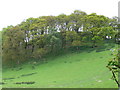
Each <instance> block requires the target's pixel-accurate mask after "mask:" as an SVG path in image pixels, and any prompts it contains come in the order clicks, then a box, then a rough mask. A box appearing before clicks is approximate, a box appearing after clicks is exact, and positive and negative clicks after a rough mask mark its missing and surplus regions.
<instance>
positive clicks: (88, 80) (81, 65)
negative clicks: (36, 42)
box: [3, 50, 117, 88]
mask: <svg viewBox="0 0 120 90" xmlns="http://www.w3.org/2000/svg"><path fill="white" fill-rule="evenodd" d="M110 54H111V52H110V51H109V50H106V51H101V52H96V51H95V50H94V51H91V52H89V53H88V52H87V51H84V52H80V53H75V52H74V53H69V54H65V55H61V56H57V57H49V58H47V59H48V61H47V62H48V63H43V64H38V65H36V67H35V69H32V65H31V64H28V63H26V64H24V65H23V66H22V68H23V69H22V70H19V71H16V70H11V69H6V70H3V78H13V77H14V78H15V79H11V80H3V82H5V83H6V84H4V85H3V87H10V88H14V87H30V88H117V84H116V83H115V82H114V81H113V80H112V79H111V77H112V76H111V75H112V74H111V72H110V71H109V70H108V68H106V65H107V63H108V60H109V59H111V58H112V56H111V55H110ZM33 72H36V74H33V75H30V76H24V77H21V75H22V74H29V73H33ZM18 77H19V78H18ZM28 81H34V82H35V84H29V85H26V84H20V85H18V84H14V83H16V82H28Z"/></svg>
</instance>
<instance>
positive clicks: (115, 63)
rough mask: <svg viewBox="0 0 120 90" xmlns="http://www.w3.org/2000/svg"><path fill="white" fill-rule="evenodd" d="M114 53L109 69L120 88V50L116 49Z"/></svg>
mask: <svg viewBox="0 0 120 90" xmlns="http://www.w3.org/2000/svg"><path fill="white" fill-rule="evenodd" d="M112 53H113V55H114V57H113V58H112V59H111V60H109V62H108V65H107V67H108V68H109V70H110V71H111V72H112V78H113V80H115V82H116V84H117V85H118V87H120V82H119V78H120V76H119V75H118V73H119V72H120V62H119V61H120V49H118V50H117V49H116V50H115V49H114V51H113V52H112ZM117 76H118V77H117Z"/></svg>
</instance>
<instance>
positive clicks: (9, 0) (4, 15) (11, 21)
mask: <svg viewBox="0 0 120 90" xmlns="http://www.w3.org/2000/svg"><path fill="white" fill-rule="evenodd" d="M119 1H120V0H0V30H2V28H4V27H7V26H9V25H13V26H14V25H17V24H20V23H21V22H22V21H24V20H25V19H27V18H30V17H35V18H36V17H39V16H48V15H55V16H56V15H59V14H63V13H64V14H66V15H69V14H71V13H72V12H73V11H74V10H81V11H85V12H86V13H87V14H90V13H97V14H98V15H104V16H107V17H109V18H112V17H114V16H118V2H119Z"/></svg>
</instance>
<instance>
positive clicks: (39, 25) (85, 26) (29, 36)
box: [2, 10, 119, 65]
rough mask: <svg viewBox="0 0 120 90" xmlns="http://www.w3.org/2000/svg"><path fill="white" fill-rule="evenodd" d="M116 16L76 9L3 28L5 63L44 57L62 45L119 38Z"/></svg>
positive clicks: (91, 42)
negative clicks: (68, 13)
mask: <svg viewBox="0 0 120 90" xmlns="http://www.w3.org/2000/svg"><path fill="white" fill-rule="evenodd" d="M117 28H118V27H117V17H114V18H108V17H106V16H103V15H97V14H96V13H92V14H87V13H86V12H84V11H80V10H75V11H74V12H73V13H71V14H70V15H65V14H60V15H58V16H40V17H38V18H32V17H31V18H28V19H27V20H25V21H23V22H21V23H20V24H18V25H16V26H12V25H11V26H8V27H6V28H3V30H2V57H3V65H4V64H5V65H15V64H20V63H22V62H25V61H27V60H29V59H31V58H34V59H39V60H40V59H41V58H42V57H43V56H45V55H47V54H49V53H52V54H57V53H58V52H59V51H60V50H62V49H67V48H70V47H76V49H80V48H79V46H90V47H92V48H95V47H100V46H101V45H103V43H104V42H105V40H112V41H113V42H115V43H117V42H118V39H119V38H118V37H117V36H118V35H119V33H118V29H117Z"/></svg>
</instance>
